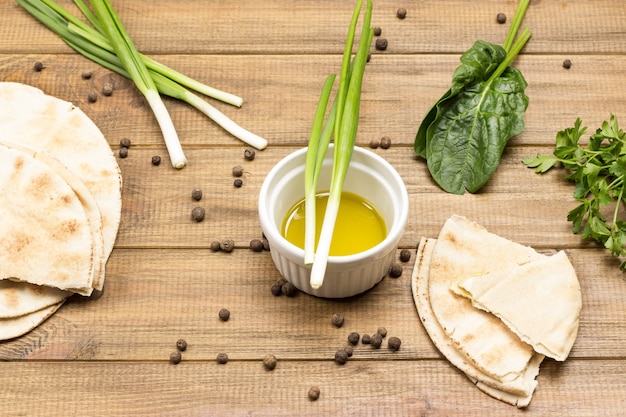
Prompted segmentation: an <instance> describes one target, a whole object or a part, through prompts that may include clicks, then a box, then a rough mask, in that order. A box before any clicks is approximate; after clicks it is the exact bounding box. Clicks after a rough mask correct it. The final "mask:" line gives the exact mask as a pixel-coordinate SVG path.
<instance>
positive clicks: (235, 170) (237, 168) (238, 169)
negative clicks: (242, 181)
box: [233, 165, 243, 177]
mask: <svg viewBox="0 0 626 417" xmlns="http://www.w3.org/2000/svg"><path fill="white" fill-rule="evenodd" d="M242 175H243V167H242V166H241V165H237V166H234V167H233V177H241V176H242Z"/></svg>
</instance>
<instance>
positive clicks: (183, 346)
mask: <svg viewBox="0 0 626 417" xmlns="http://www.w3.org/2000/svg"><path fill="white" fill-rule="evenodd" d="M176 349H178V350H179V351H181V352H184V351H186V350H187V341H186V340H185V339H178V340H177V341H176Z"/></svg>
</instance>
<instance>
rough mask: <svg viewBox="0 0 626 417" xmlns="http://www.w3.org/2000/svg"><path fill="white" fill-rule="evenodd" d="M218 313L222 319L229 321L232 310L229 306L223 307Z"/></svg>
mask: <svg viewBox="0 0 626 417" xmlns="http://www.w3.org/2000/svg"><path fill="white" fill-rule="evenodd" d="M217 315H218V316H219V318H220V320H222V321H228V319H229V318H230V310H229V309H227V308H223V309H221V310H220V312H219V313H217Z"/></svg>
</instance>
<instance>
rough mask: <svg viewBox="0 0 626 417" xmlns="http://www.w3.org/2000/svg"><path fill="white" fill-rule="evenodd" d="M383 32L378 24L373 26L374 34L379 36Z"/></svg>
mask: <svg viewBox="0 0 626 417" xmlns="http://www.w3.org/2000/svg"><path fill="white" fill-rule="evenodd" d="M381 33H383V30H382V28H381V27H380V26H376V27H375V28H374V36H380V34H381Z"/></svg>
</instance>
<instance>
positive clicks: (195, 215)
mask: <svg viewBox="0 0 626 417" xmlns="http://www.w3.org/2000/svg"><path fill="white" fill-rule="evenodd" d="M205 214H206V212H205V211H204V207H194V208H193V210H191V218H192V219H193V220H195V221H197V222H198V223H199V222H201V221H202V220H204V216H205Z"/></svg>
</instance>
